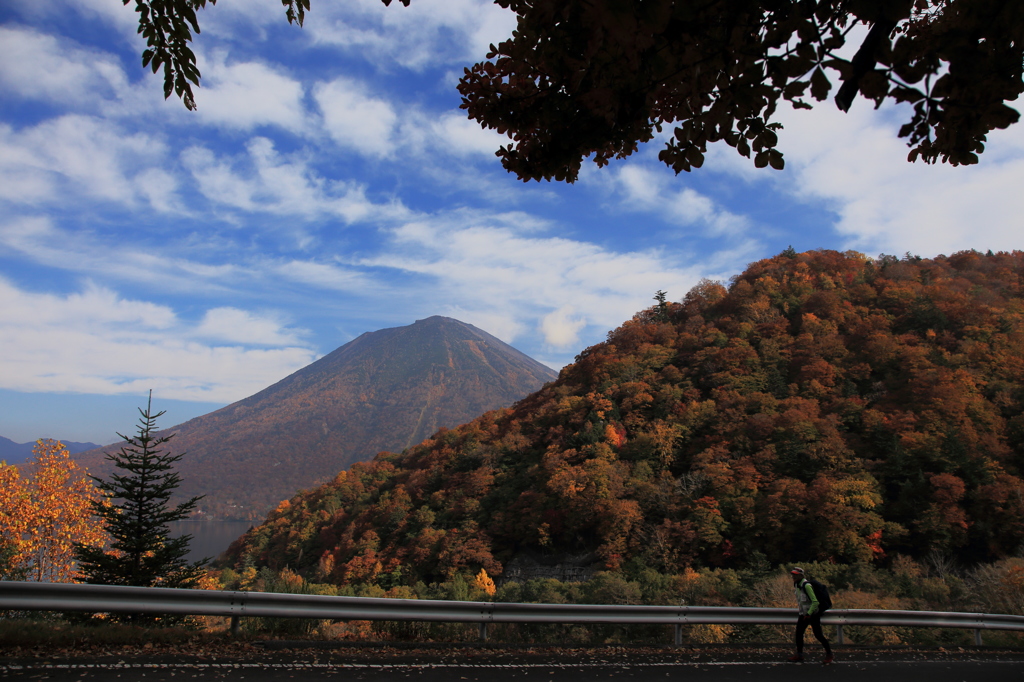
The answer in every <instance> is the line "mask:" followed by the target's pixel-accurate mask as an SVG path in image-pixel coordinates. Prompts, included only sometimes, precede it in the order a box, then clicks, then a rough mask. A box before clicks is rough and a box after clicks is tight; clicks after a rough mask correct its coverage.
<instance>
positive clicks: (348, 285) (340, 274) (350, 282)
mask: <svg viewBox="0 0 1024 682" xmlns="http://www.w3.org/2000/svg"><path fill="white" fill-rule="evenodd" d="M275 271H276V272H277V273H278V274H280V275H281V276H282V277H284V278H285V279H288V280H290V281H292V282H300V283H302V284H309V285H312V286H315V287H317V288H320V289H331V290H335V291H350V292H358V291H361V290H365V289H366V288H367V287H369V286H371V284H372V283H371V281H370V279H369V278H368V277H367V276H366V275H364V274H363V273H361V272H358V271H356V270H353V269H351V268H345V267H341V266H339V265H335V264H331V263H317V262H313V261H299V260H291V261H288V262H287V263H282V264H280V265H278V266H277V267H276V268H275Z"/></svg>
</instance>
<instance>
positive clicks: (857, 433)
mask: <svg viewBox="0 0 1024 682" xmlns="http://www.w3.org/2000/svg"><path fill="white" fill-rule="evenodd" d="M1022 276H1024V252H1014V253H1000V254H994V255H993V254H991V253H990V254H989V255H982V254H980V253H977V252H961V253H957V254H954V255H952V256H949V257H945V256H940V257H937V258H935V259H933V260H932V259H921V258H916V257H909V256H908V257H906V258H903V259H899V258H896V257H891V256H883V257H879V258H878V259H870V258H867V257H865V256H863V255H861V254H857V253H852V252H848V253H845V254H843V253H837V252H834V251H814V252H808V253H802V254H797V253H793V252H791V251H790V252H784V253H783V254H780V255H779V256H776V257H774V258H771V259H767V260H763V261H759V262H757V263H754V264H752V265H750V266H749V268H748V269H747V270H746V271H745V272H743V273H742V274H740V275H738V276H736V277H735V278H733V280H732V281H731V282H730V283H729V285H728V287H726V286H723V285H721V284H719V283H715V282H709V281H704V282H702V283H701V284H700V285H699V286H697V287H695V288H694V289H693V290H692V291H690V292H689V293H688V294H687V295H686V297H685V298H684V300H683V301H682V302H680V303H664V304H659V305H657V306H654V307H652V308H650V309H648V310H645V311H642V312H641V313H639V314H637V315H636V316H635V317H634V318H633V319H632V320H630V321H628V322H626V323H625V324H623V325H622V326H621V327H619V328H618V329H616V330H614V331H612V332H610V333H609V335H608V340H607V341H606V342H604V343H601V344H598V345H596V346H593V347H591V348H588V349H587V350H585V351H584V352H582V353H581V354H580V355H579V356H578V357H577V360H576V362H575V363H574V364H572V365H570V366H568V367H566V368H565V369H563V370H562V372H561V375H560V377H559V379H558V380H557V381H556V382H554V383H552V384H549V385H547V386H546V387H545V388H543V389H542V390H540V391H539V392H537V393H534V394H533V395H531V396H530V397H528V398H526V399H525V400H523V401H521V402H519V403H518V404H516V405H515V406H514V407H512V408H510V409H505V410H501V411H495V412H490V413H487V414H485V415H484V416H482V417H480V418H478V419H476V420H474V421H472V422H470V423H468V424H465V425H463V426H460V427H458V428H455V429H452V430H441V431H439V432H438V433H436V434H435V435H434V436H433V437H431V438H430V439H428V440H426V441H424V442H423V443H421V444H419V445H417V446H415V447H412V448H409V449H407V450H406V451H404V452H403V453H402V454H381V455H379V456H378V457H377V458H376V459H375V460H374V461H372V462H368V463H361V464H355V465H353V466H352V467H351V468H350V469H349V470H348V471H345V472H342V473H340V474H338V476H337V477H336V478H335V479H334V480H333V481H332V482H330V483H328V484H326V485H323V486H321V487H318V488H316V489H313V490H311V491H309V492H307V493H304V494H301V495H298V496H296V497H294V498H293V499H292V500H291V501H290V502H285V503H282V504H281V505H280V506H279V507H278V509H277V510H275V511H274V512H272V513H271V514H270V516H269V517H268V518H267V520H266V522H265V523H264V524H263V525H261V526H259V527H257V528H255V529H253V530H252V531H250V532H249V533H248V534H247V535H246V536H244V537H243V538H241V539H240V540H239V541H238V542H236V543H235V545H233V548H232V550H231V558H230V561H231V563H233V564H234V565H235V566H236V567H244V568H252V567H260V566H267V567H269V568H272V569H281V568H283V567H285V566H288V567H290V568H291V569H293V570H297V571H299V572H300V573H304V574H306V575H307V576H311V577H312V576H316V578H317V579H318V580H321V581H329V582H333V583H336V584H347V583H377V584H380V585H385V586H386V585H391V584H401V583H407V584H412V582H413V581H416V580H427V581H429V580H444V579H448V578H451V577H452V576H454V575H456V574H458V573H475V572H476V571H478V570H479V569H480V568H481V567H482V568H485V569H486V570H487V571H488V573H489V574H490V575H492V576H497V575H500V574H501V573H502V571H503V570H504V568H505V567H506V566H507V565H508V563H509V562H510V560H512V559H513V558H515V557H522V556H530V557H535V558H536V557H540V558H544V557H547V558H548V559H549V560H555V559H557V558H558V557H564V556H567V555H576V556H581V555H588V554H589V555H590V556H591V557H592V560H593V561H594V562H595V565H596V566H597V567H599V568H606V569H617V568H620V567H622V566H623V565H624V564H625V563H627V562H629V563H630V565H632V566H638V565H640V566H645V567H649V568H652V569H656V570H659V571H664V572H667V573H679V572H680V571H683V570H684V569H685V568H687V567H690V566H706V565H710V566H722V567H744V566H746V565H748V564H749V563H750V562H754V561H757V562H762V563H763V562H764V561H765V560H767V561H769V562H772V563H773V564H774V563H782V562H792V561H811V560H817V561H826V562H827V561H834V562H844V563H848V562H875V563H884V562H886V561H888V560H890V559H891V558H893V557H895V556H897V555H906V556H910V557H922V556H924V555H925V554H927V553H930V552H933V551H938V552H942V553H945V554H947V555H950V556H954V557H957V556H958V557H960V559H962V560H964V561H967V562H977V561H991V560H995V559H998V558H1000V557H1004V556H1008V555H1012V554H1013V553H1015V552H1018V551H1019V550H1020V549H1021V545H1022V540H1024V483H1022V478H1021V477H1022V467H1024V414H1022V411H1024V404H1022V398H1024V301H1022Z"/></svg>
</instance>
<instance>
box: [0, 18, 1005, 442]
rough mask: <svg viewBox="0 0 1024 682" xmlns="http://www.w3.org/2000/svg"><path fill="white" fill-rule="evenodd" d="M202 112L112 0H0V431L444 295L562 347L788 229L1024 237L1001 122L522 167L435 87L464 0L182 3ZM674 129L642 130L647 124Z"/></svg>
mask: <svg viewBox="0 0 1024 682" xmlns="http://www.w3.org/2000/svg"><path fill="white" fill-rule="evenodd" d="M200 24H201V27H202V33H201V34H200V35H199V36H197V37H196V42H195V44H194V49H195V51H196V54H197V57H198V65H199V68H200V70H201V72H202V74H203V80H202V87H201V88H200V89H198V90H197V91H196V102H197V104H198V110H197V111H195V112H189V111H187V110H186V109H185V107H184V106H183V105H182V104H181V102H180V100H178V99H176V98H174V97H172V98H171V99H169V100H166V101H165V100H164V98H163V94H162V79H160V78H158V77H155V76H153V75H152V74H151V73H150V72H148V71H147V70H144V69H143V68H142V65H141V58H140V55H141V52H142V50H143V49H144V44H143V41H142V38H140V37H139V36H138V35H136V26H137V24H136V15H135V13H134V11H133V8H132V6H131V5H129V6H128V7H125V6H123V5H122V2H121V0H4V2H3V3H0V436H3V437H6V438H10V439H12V440H14V441H16V442H28V441H31V440H35V439H36V438H40V437H54V438H61V439H64V440H68V441H79V442H83V441H91V442H95V443H102V444H106V443H111V442H115V441H116V440H118V438H117V435H116V433H117V432H121V433H126V434H128V433H133V432H134V429H135V424H136V421H137V417H138V412H137V408H138V407H139V406H141V405H143V404H144V403H145V400H146V396H147V394H148V391H149V390H152V392H153V401H154V408H155V409H157V410H166V411H167V414H166V415H164V416H163V417H161V419H160V421H159V425H160V426H161V427H167V426H172V425H174V424H179V423H182V422H184V421H187V420H188V419H191V418H193V417H196V416H199V415H202V414H205V413H207V412H211V411H213V410H215V409H217V408H219V407H223V406H224V405H227V404H229V403H231V402H234V401H237V400H241V399H243V398H245V397H247V396H249V395H252V394H253V393H256V392H257V391H259V390H261V389H263V388H265V387H267V386H269V385H271V384H273V383H274V382H276V381H279V380H280V379H282V378H284V377H286V376H287V375H289V374H291V373H292V372H294V371H296V370H298V369H300V368H301V367H303V366H305V365H307V364H309V363H310V362H313V361H315V360H316V359H317V358H319V357H322V356H323V355H325V354H327V353H329V352H330V351H332V350H334V349H335V348H337V347H339V346H341V345H343V344H345V343H347V342H349V341H351V340H352V339H354V338H356V337H357V336H359V335H360V334H362V333H364V332H368V331H374V330H377V329H383V328H387V327H396V326H403V325H407V324H411V323H412V322H414V321H415V320H418V319H423V318H426V317H429V316H431V315H446V316H449V317H454V318H456V319H459V320H462V321H464V322H468V323H471V324H474V325H476V326H477V327H479V328H481V329H483V330H485V331H487V332H489V333H491V334H493V335H495V336H497V337H499V338H500V339H502V340H504V341H505V342H507V343H510V344H511V345H513V346H515V347H516V348H518V349H519V350H521V351H523V352H525V353H527V354H528V355H530V356H532V357H534V358H536V359H537V360H539V361H541V362H543V363H545V364H547V365H549V366H551V367H552V368H555V369H558V368H560V367H562V366H564V365H565V364H567V363H569V362H572V360H573V358H574V357H575V355H576V354H578V353H579V352H580V351H581V350H583V349H584V348H586V347H588V346H591V345H593V344H595V343H598V342H600V341H602V340H604V338H605V337H606V335H607V333H608V331H610V330H611V329H614V328H615V327H617V326H618V325H619V324H621V323H622V322H624V321H625V320H627V319H629V318H630V317H631V316H632V315H633V314H634V313H636V312H637V311H639V310H642V309H643V308H646V307H648V306H650V305H652V304H653V296H654V294H655V292H657V291H658V290H664V291H666V292H667V294H668V298H669V299H670V300H680V299H682V298H683V296H684V295H685V294H686V292H687V291H688V290H689V289H690V287H692V286H693V285H695V284H696V283H697V282H698V281H699V280H700V279H701V278H705V277H706V278H711V279H717V280H722V281H727V280H728V279H729V278H730V277H732V276H733V275H735V274H737V273H739V272H741V271H742V270H743V269H744V268H745V267H746V266H747V265H748V264H749V263H751V262H753V261H756V260H759V259H762V258H767V257H770V256H773V255H775V254H777V253H779V252H780V251H782V250H784V249H786V248H787V247H788V246H792V247H793V248H795V249H797V250H798V251H803V250H809V249H817V248H827V249H837V250H848V249H852V250H856V251H860V252H862V253H865V254H867V255H869V256H877V255H879V254H882V253H887V254H895V255H903V254H905V253H912V254H915V255H920V256H924V257H933V256H935V255H938V254H947V255H948V254H951V253H954V252H956V251H960V250H963V249H972V248H973V249H978V250H981V251H985V250H988V249H992V250H994V251H999V250H1012V249H1020V248H1022V240H1021V238H1020V234H1021V226H1022V219H1021V215H1022V213H1024V210H1022V209H1024V191H1021V189H1020V188H1021V187H1022V186H1024V126H1022V125H1017V126H1011V127H1010V128H1009V129H1008V130H1005V131H996V132H995V133H994V134H992V135H991V136H990V138H989V146H988V150H987V151H986V152H985V154H984V155H983V156H982V162H981V163H980V164H978V165H977V166H972V167H961V168H952V167H949V166H942V165H938V166H927V165H924V164H922V163H916V164H910V163H908V162H907V161H906V156H907V151H908V150H907V147H906V146H905V143H904V142H903V141H901V140H899V139H898V138H897V135H896V131H897V130H898V129H899V126H900V125H901V124H902V123H903V122H904V121H905V120H906V119H907V118H908V114H907V112H906V111H905V110H903V109H900V108H899V107H895V106H893V107H882V108H881V109H879V110H874V109H873V108H872V105H871V104H870V103H869V102H867V101H866V100H863V99H861V100H858V101H857V102H855V104H854V106H853V107H852V109H851V111H850V112H849V113H846V114H844V113H842V112H840V111H838V110H837V109H836V108H835V106H834V104H832V103H831V101H827V102H825V103H822V104H820V105H818V106H817V107H815V109H814V110H812V111H809V112H808V111H799V112H796V111H783V112H781V113H780V116H779V120H780V121H781V122H782V123H783V124H784V130H783V131H781V133H780V140H781V142H780V148H781V150H782V151H783V152H784V153H785V156H786V168H785V170H783V171H774V170H770V169H761V170H758V169H755V168H754V167H753V164H752V162H751V161H750V160H748V159H745V158H743V157H740V156H739V155H738V154H737V153H736V152H735V151H734V150H732V149H731V148H729V147H725V146H724V145H723V146H721V147H719V146H712V148H711V149H710V150H709V154H708V155H707V160H706V162H705V165H704V167H703V168H701V169H699V170H697V171H694V172H693V173H689V174H686V173H684V174H681V175H679V176H676V175H674V174H673V172H672V171H671V170H670V169H668V168H666V167H665V166H663V165H662V164H660V163H659V162H658V160H657V154H658V151H659V150H660V149H661V146H662V145H661V144H659V143H658V142H657V141H655V142H652V143H650V144H648V145H645V146H643V147H642V148H641V149H640V150H639V151H638V152H637V153H636V154H634V155H633V156H631V157H630V158H628V159H625V160H621V161H616V162H614V163H612V164H611V165H610V166H608V167H606V168H603V169H598V168H597V167H596V166H595V165H594V164H592V163H589V162H588V163H586V164H585V167H584V170H583V172H582V173H581V176H580V179H579V181H578V182H576V183H575V184H572V185H568V184H564V183H555V182H552V183H548V182H542V183H537V182H533V183H529V184H524V183H523V182H521V181H519V180H517V179H516V178H515V177H514V176H511V175H509V174H508V173H506V172H505V170H504V169H503V168H502V167H501V165H500V162H499V161H498V159H497V158H496V157H495V156H494V151H495V150H496V149H497V148H498V146H499V145H501V144H503V143H504V142H505V138H503V137H502V136H499V135H498V134H497V133H496V132H494V131H486V130H483V129H481V128H480V127H479V126H478V125H477V124H476V123H474V122H471V121H469V120H468V119H467V118H466V117H465V115H464V114H463V113H462V112H461V110H460V109H459V103H460V97H459V95H458V92H457V90H456V84H457V82H458V79H459V77H460V76H461V74H462V71H463V69H464V68H465V67H468V66H471V65H472V64H473V63H475V62H477V61H480V60H481V59H483V57H484V55H485V54H486V52H487V46H488V45H489V44H490V43H497V42H500V41H501V40H502V39H504V38H506V37H508V36H509V35H510V33H511V31H512V30H513V28H514V15H513V14H512V13H510V12H508V11H507V10H503V9H501V8H500V7H498V6H497V5H494V4H492V3H490V2H487V1H485V0H413V2H412V5H411V6H410V7H403V6H401V4H400V3H398V2H395V3H393V6H392V7H384V6H383V4H382V3H381V2H380V1H379V0H313V2H312V7H311V11H310V12H309V13H308V14H307V17H306V22H305V27H304V28H298V27H295V26H290V25H288V23H287V22H286V21H285V18H284V13H283V9H282V7H281V4H280V2H279V0H244V2H242V1H238V0H221V2H220V3H218V4H217V5H216V6H214V7H209V8H208V9H206V10H204V11H201V12H200ZM670 133H671V131H668V132H667V133H666V134H670Z"/></svg>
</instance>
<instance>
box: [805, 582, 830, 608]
mask: <svg viewBox="0 0 1024 682" xmlns="http://www.w3.org/2000/svg"><path fill="white" fill-rule="evenodd" d="M807 582H809V583H810V584H811V589H812V590H814V596H815V597H817V598H818V613H825V612H826V611H828V610H829V609H830V608H832V597H830V596H829V594H828V588H827V587H825V585H824V584H823V583H819V582H818V581H817V580H811V579H810V578H808V579H807Z"/></svg>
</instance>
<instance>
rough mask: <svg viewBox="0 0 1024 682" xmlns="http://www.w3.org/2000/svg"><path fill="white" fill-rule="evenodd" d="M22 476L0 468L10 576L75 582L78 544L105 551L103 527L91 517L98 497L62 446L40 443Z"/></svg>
mask: <svg viewBox="0 0 1024 682" xmlns="http://www.w3.org/2000/svg"><path fill="white" fill-rule="evenodd" d="M32 453H33V454H34V455H35V459H34V460H33V461H32V462H30V463H29V464H28V466H27V467H26V469H27V470H28V471H30V472H31V476H30V477H24V476H22V475H21V472H20V471H19V470H18V468H17V467H14V466H9V465H3V466H0V538H2V539H3V544H4V546H5V549H6V551H7V566H8V570H7V572H8V573H9V574H10V575H12V576H15V577H25V578H27V579H29V580H36V581H39V582H77V581H78V579H79V578H80V577H81V576H80V575H79V573H78V569H77V566H76V563H75V543H76V542H78V543H82V544H85V545H89V546H93V547H101V546H103V545H104V544H105V542H106V540H107V535H106V533H105V531H104V530H103V527H102V526H101V525H99V524H96V523H95V522H94V521H93V518H92V507H91V502H92V501H93V500H99V499H100V493H99V491H98V490H97V489H96V487H95V486H94V485H93V483H92V481H90V480H89V477H88V475H87V474H86V472H85V471H84V470H83V469H81V468H80V467H79V466H78V464H76V463H75V462H74V460H72V459H71V456H70V454H69V453H68V451H67V448H65V447H64V444H63V443H61V442H60V441H55V440H50V439H44V440H39V441H36V446H35V447H34V448H33V449H32Z"/></svg>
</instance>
